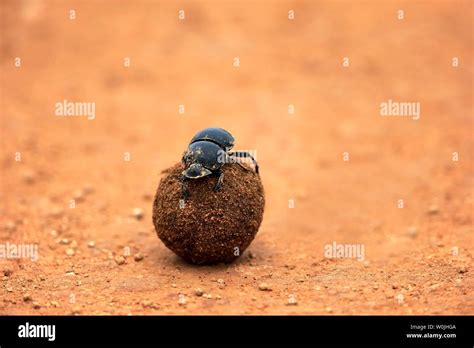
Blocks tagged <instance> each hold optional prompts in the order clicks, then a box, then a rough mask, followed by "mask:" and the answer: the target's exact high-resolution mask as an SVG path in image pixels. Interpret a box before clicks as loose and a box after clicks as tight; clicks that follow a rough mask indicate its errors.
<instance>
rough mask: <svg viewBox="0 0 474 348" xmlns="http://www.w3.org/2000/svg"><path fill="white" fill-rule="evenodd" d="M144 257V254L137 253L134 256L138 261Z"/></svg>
mask: <svg viewBox="0 0 474 348" xmlns="http://www.w3.org/2000/svg"><path fill="white" fill-rule="evenodd" d="M143 257H144V256H143V255H142V254H140V253H136V254H135V256H134V257H133V259H134V260H135V261H137V262H138V261H141V260H143Z"/></svg>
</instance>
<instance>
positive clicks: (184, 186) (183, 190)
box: [180, 175, 189, 200]
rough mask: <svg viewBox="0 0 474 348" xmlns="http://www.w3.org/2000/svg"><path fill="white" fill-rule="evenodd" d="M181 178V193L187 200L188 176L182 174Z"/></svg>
mask: <svg viewBox="0 0 474 348" xmlns="http://www.w3.org/2000/svg"><path fill="white" fill-rule="evenodd" d="M180 180H181V194H182V195H183V199H184V200H187V199H188V198H189V190H188V181H187V178H186V177H185V176H184V175H182V176H181V178H180Z"/></svg>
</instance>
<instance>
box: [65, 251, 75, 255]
mask: <svg viewBox="0 0 474 348" xmlns="http://www.w3.org/2000/svg"><path fill="white" fill-rule="evenodd" d="M66 255H68V256H73V255H74V249H67V250H66Z"/></svg>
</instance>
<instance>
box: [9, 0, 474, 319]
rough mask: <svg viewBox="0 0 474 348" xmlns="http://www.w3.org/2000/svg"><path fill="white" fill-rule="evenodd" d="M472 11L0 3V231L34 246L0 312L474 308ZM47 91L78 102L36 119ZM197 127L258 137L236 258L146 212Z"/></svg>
mask: <svg viewBox="0 0 474 348" xmlns="http://www.w3.org/2000/svg"><path fill="white" fill-rule="evenodd" d="M472 6H473V5H472V2H470V1H456V2H450V1H423V2H419V3H417V4H413V3H412V2H391V1H383V2H382V1H364V2H349V1H325V2H316V1H315V2H310V1H307V2H301V3H298V4H297V5H295V3H294V2H288V3H286V2H283V1H276V2H274V3H273V4H270V2H267V1H226V2H218V1H215V2H201V1H193V2H179V3H177V2H176V3H174V2H172V1H163V2H161V3H159V2H156V1H133V2H132V1H122V2H120V4H115V3H113V2H108V1H96V2H93V1H74V2H72V1H71V2H68V1H52V0H47V1H31V2H29V1H24V2H19V1H2V2H1V5H0V7H1V15H0V23H1V24H0V25H1V46H0V47H1V55H0V66H1V77H0V78H1V98H2V99H1V108H0V112H1V142H2V143H1V152H0V160H1V162H0V165H1V167H0V168H1V177H0V179H1V202H0V212H1V216H0V242H1V243H3V244H5V243H7V242H9V243H16V244H20V243H23V244H25V243H27V244H29V243H37V244H38V247H39V251H38V252H39V259H38V260H37V261H36V262H33V261H30V260H29V259H20V260H16V259H1V260H0V270H1V271H3V273H4V274H5V275H3V274H2V275H0V313H1V314H471V315H472V314H474V296H473V293H474V284H473V277H472V274H473V272H474V270H473V269H472V257H473V256H472V251H473V246H474V239H473V230H472V218H473V216H472V212H473V190H472V187H473V182H472V181H473V159H472V149H473V137H472V134H473V133H472V131H473V124H472V117H473V102H472V85H473V71H472V67H473V64H472V63H473V62H472V56H473V34H472V22H473V8H472ZM182 8H183V9H185V11H186V12H185V15H186V19H185V20H179V19H178V10H179V9H182ZM70 9H74V10H75V11H76V19H75V20H70V19H69V10H70ZM290 9H293V10H294V11H295V19H294V20H289V19H288V11H289V10H290ZM399 9H403V10H404V11H405V18H404V19H403V20H398V19H397V11H398V10H399ZM15 57H21V67H15V65H14V63H15ZM125 57H130V59H131V66H130V67H124V65H123V61H124V58H125ZM234 57H239V58H240V67H234V66H233V59H234ZM343 57H349V58H350V65H349V67H343V66H342V59H343ZM453 57H458V58H459V66H458V67H453V66H452V58H453ZM64 99H67V100H68V101H86V102H95V103H96V118H95V119H94V120H87V118H85V117H58V116H55V104H56V103H57V102H59V101H62V100H64ZM388 99H392V100H394V101H409V102H420V103H421V118H420V119H419V120H417V121H416V120H413V119H412V118H410V117H382V116H381V115H380V113H379V106H380V103H381V102H384V101H387V100H388ZM180 104H184V105H185V113H184V114H180V113H179V112H178V108H179V105H180ZM290 104H292V105H294V106H295V113H294V114H288V105H290ZM210 125H214V126H220V127H223V128H225V129H228V130H229V131H231V132H232V134H233V135H234V136H235V138H236V148H237V149H240V150H257V154H258V161H259V164H260V166H261V177H262V181H263V185H264V187H265V193H266V206H265V214H264V219H263V223H262V226H261V228H260V231H259V233H258V235H257V237H256V239H255V240H254V242H253V243H252V245H251V246H250V247H249V249H248V250H247V251H246V252H245V253H244V255H242V256H241V257H240V258H239V259H238V260H237V261H236V262H234V263H232V264H229V265H217V266H203V267H199V266H193V265H189V264H187V263H185V262H184V261H182V260H181V259H179V258H178V257H177V256H175V255H174V254H173V253H172V252H170V251H169V250H168V249H167V248H166V247H165V246H164V245H163V244H162V243H161V242H160V241H159V239H158V238H157V236H156V233H155V231H154V229H153V225H152V219H151V212H152V200H153V194H154V193H155V190H156V188H157V185H158V183H159V179H160V175H161V174H160V172H161V171H162V170H163V169H165V168H168V167H170V166H171V165H173V164H174V163H176V162H177V161H179V160H180V158H181V155H182V153H183V151H184V150H185V148H186V145H187V143H188V141H189V140H190V138H191V137H192V136H193V134H194V133H195V132H196V131H198V130H200V129H202V128H205V127H207V126H210ZM17 152H20V154H21V161H15V154H16V153H17ZM125 152H129V153H130V156H131V158H130V161H125V160H124V153H125ZM344 152H348V153H349V156H350V157H349V161H344V160H343V153H344ZM453 152H457V153H458V155H459V160H458V161H453V160H452V157H453ZM71 199H76V206H75V208H70V207H69V202H70V200H71ZM400 199H403V202H404V206H403V208H399V207H398V206H397V204H398V200H400ZM289 200H294V208H289ZM134 208H140V209H142V211H143V217H142V218H141V219H137V218H136V217H134V216H133V215H132V210H133V209H134ZM90 242H92V243H91V245H90V246H89V245H88V244H89V243H90ZM333 242H337V243H356V244H362V245H364V248H365V258H364V260H363V261H358V260H356V259H351V258H337V259H330V258H327V257H325V255H324V246H325V245H326V244H331V243H333ZM456 251H457V252H456ZM68 253H69V255H68ZM124 253H125V254H126V255H125V256H124V257H123V254H124ZM137 253H140V254H141V255H142V256H143V259H141V260H139V261H136V260H135V258H134V256H135V254H137ZM128 254H129V256H127V255H128ZM122 257H123V258H122ZM138 259H140V257H138ZM262 283H265V284H262ZM260 286H261V287H262V289H263V290H261V289H259V287H260ZM198 288H200V289H201V290H202V293H204V295H203V296H197V295H196V290H197V289H198ZM269 290H270V291H269ZM197 292H198V293H199V294H200V291H197Z"/></svg>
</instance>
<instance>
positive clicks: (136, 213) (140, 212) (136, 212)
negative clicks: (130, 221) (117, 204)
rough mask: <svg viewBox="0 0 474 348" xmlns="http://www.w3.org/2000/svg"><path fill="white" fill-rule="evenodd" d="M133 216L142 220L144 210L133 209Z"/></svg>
mask: <svg viewBox="0 0 474 348" xmlns="http://www.w3.org/2000/svg"><path fill="white" fill-rule="evenodd" d="M132 215H133V217H134V218H135V219H137V220H141V219H142V218H143V210H142V209H140V208H133V210H132Z"/></svg>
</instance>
